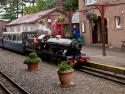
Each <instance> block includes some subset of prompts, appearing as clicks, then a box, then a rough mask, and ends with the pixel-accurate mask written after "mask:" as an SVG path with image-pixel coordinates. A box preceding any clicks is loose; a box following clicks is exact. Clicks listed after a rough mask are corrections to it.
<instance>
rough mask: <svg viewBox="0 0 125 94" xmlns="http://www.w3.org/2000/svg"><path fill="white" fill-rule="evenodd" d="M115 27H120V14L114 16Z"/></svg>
mask: <svg viewBox="0 0 125 94" xmlns="http://www.w3.org/2000/svg"><path fill="white" fill-rule="evenodd" d="M115 28H121V19H120V16H116V17H115Z"/></svg>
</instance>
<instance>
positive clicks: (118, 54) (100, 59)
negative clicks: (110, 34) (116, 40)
mask: <svg viewBox="0 0 125 94" xmlns="http://www.w3.org/2000/svg"><path fill="white" fill-rule="evenodd" d="M81 52H82V53H85V54H86V55H87V56H88V57H89V58H90V61H89V63H88V65H89V66H91V67H94V68H99V69H102V70H105V71H111V72H115V73H118V74H123V75H125V51H121V49H116V48H106V56H103V55H102V48H101V47H97V46H83V48H82V51H81Z"/></svg>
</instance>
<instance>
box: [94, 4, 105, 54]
mask: <svg viewBox="0 0 125 94" xmlns="http://www.w3.org/2000/svg"><path fill="white" fill-rule="evenodd" d="M95 7H96V8H97V9H98V10H99V12H100V14H101V31H102V54H103V56H106V50H105V32H106V31H105V17H104V15H105V11H106V6H105V5H95Z"/></svg>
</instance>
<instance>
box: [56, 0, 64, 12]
mask: <svg viewBox="0 0 125 94" xmlns="http://www.w3.org/2000/svg"><path fill="white" fill-rule="evenodd" d="M55 1H56V8H57V9H59V10H63V0H55Z"/></svg>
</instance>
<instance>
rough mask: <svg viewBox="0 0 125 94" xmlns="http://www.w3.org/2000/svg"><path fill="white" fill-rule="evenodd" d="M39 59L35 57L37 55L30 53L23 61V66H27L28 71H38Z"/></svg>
mask: <svg viewBox="0 0 125 94" xmlns="http://www.w3.org/2000/svg"><path fill="white" fill-rule="evenodd" d="M39 62H41V59H40V58H39V57H38V56H37V53H35V52H32V53H30V54H29V56H28V58H27V59H25V60H24V64H27V66H28V70H30V71H34V70H36V69H38V63H39Z"/></svg>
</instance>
